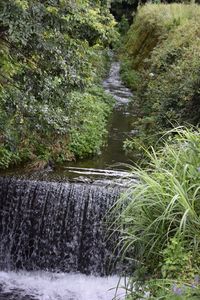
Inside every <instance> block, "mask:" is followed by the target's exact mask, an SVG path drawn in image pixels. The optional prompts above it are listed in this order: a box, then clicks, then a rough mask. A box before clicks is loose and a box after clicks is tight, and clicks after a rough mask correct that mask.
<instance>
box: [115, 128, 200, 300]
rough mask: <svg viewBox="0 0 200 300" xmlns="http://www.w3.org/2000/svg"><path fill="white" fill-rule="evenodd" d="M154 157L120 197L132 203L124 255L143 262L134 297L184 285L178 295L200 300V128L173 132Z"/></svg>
mask: <svg viewBox="0 0 200 300" xmlns="http://www.w3.org/2000/svg"><path fill="white" fill-rule="evenodd" d="M172 136H173V138H172ZM149 158H150V162H149V164H148V167H147V168H146V169H145V170H142V169H140V168H134V169H133V171H134V173H135V175H136V176H137V177H138V178H139V182H138V183H136V184H134V185H133V186H132V187H131V188H130V189H129V190H128V191H127V192H125V194H124V195H123V197H122V199H121V200H120V202H119V204H120V207H121V204H122V203H126V204H125V205H124V204H123V205H124V208H123V210H122V212H121V215H120V218H119V220H118V225H119V227H120V230H121V234H122V245H123V250H124V251H123V256H125V257H127V258H128V259H129V260H130V261H131V260H132V261H134V262H135V261H137V263H136V264H135V263H134V265H133V269H134V268H135V269H136V271H135V272H133V273H134V276H133V281H134V284H133V286H132V288H131V284H130V286H128V289H129V288H130V291H131V292H130V295H131V296H130V298H128V299H143V297H144V294H145V293H147V292H148V295H149V299H169V298H170V297H172V296H173V297H175V296H176V297H177V296H178V292H177V289H179V288H180V289H181V295H182V297H183V298H172V299H198V298H192V297H193V296H194V297H195V295H196V294H198V297H199V296H200V286H199V282H197V276H198V275H199V274H200V273H199V272H200V269H199V267H200V255H199V253H200V235H199V232H200V131H199V130H194V129H185V128H179V129H176V130H173V131H171V132H170V135H169V138H168V139H167V141H166V142H165V144H164V147H163V148H162V149H160V150H158V151H155V150H154V149H153V148H152V151H151V153H149ZM195 278H196V279H195ZM195 280H196V283H194V282H195ZM137 284H138V289H137ZM174 285H175V286H176V288H175V287H174ZM183 286H184V288H183ZM133 290H135V291H133ZM176 292H177V295H176ZM167 295H169V298H167ZM186 296H187V297H190V298H184V297H186Z"/></svg>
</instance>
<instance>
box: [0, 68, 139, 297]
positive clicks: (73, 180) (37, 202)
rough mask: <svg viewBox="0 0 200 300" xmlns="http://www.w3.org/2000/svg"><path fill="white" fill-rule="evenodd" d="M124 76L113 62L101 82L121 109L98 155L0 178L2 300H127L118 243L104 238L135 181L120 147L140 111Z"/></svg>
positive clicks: (113, 119)
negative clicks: (121, 198) (121, 196)
mask: <svg viewBox="0 0 200 300" xmlns="http://www.w3.org/2000/svg"><path fill="white" fill-rule="evenodd" d="M119 71H120V64H119V63H118V62H113V63H112V66H111V69H110V73H109V76H108V78H107V79H106V80H105V81H104V82H103V86H104V89H105V90H106V92H108V93H110V94H112V95H113V97H114V98H115V100H116V104H115V108H114V111H113V114H112V117H111V119H110V122H109V125H108V130H109V134H108V139H107V145H106V147H104V148H103V149H102V153H101V155H99V156H96V157H93V158H90V159H86V160H82V161H78V162H73V163H70V164H66V165H65V166H63V167H62V168H57V169H55V170H52V169H51V168H49V169H47V170H44V172H40V173H37V172H36V174H31V175H30V174H29V175H27V174H25V175H24V174H23V173H22V172H23V171H21V170H19V171H14V172H13V171H12V172H10V171H9V172H7V174H6V176H2V177H0V200H1V201H0V220H1V222H0V300H111V299H124V293H125V292H124V289H123V288H122V286H124V279H123V278H122V279H120V280H121V281H120V282H119V277H118V275H116V274H117V273H118V272H119V270H120V265H119V266H118V265H117V263H116V262H117V257H118V252H119V251H118V249H115V250H114V251H113V249H112V245H113V244H115V243H116V239H117V236H116V237H115V236H114V237H113V238H114V240H112V239H111V240H107V239H105V235H106V233H105V228H104V223H105V216H106V215H107V212H108V211H109V210H110V208H111V207H112V206H113V204H114V203H115V202H116V201H117V199H118V198H119V194H120V192H121V191H122V189H123V188H124V186H126V182H127V180H128V181H129V180H135V179H134V178H132V177H131V176H132V175H130V174H129V173H128V172H127V171H126V169H125V168H124V167H123V166H122V165H121V163H131V159H130V157H128V156H126V155H125V153H124V151H123V141H124V140H125V139H126V138H127V137H130V136H131V135H133V134H134V130H133V128H132V121H133V118H134V117H135V115H136V112H134V108H133V106H132V103H131V101H130V98H131V97H132V93H131V92H130V90H129V89H127V88H126V87H125V86H124V85H123V83H122V81H121V79H120V75H119ZM22 174H23V175H24V176H22ZM111 266H112V267H111ZM118 285H119V288H118V290H117V291H116V286H118Z"/></svg>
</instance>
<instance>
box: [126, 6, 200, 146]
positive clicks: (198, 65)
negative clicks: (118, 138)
mask: <svg viewBox="0 0 200 300" xmlns="http://www.w3.org/2000/svg"><path fill="white" fill-rule="evenodd" d="M122 57H123V64H122V78H123V80H125V82H127V83H128V85H129V86H130V87H132V88H135V86H137V96H138V100H137V102H138V104H139V106H140V108H141V116H140V117H141V118H140V120H139V121H138V124H137V125H138V126H140V129H141V130H140V134H141V135H143V133H144V132H145V131H146V133H147V134H148V135H151V136H152V135H153V134H154V133H156V132H158V131H160V130H163V129H166V128H170V127H171V126H172V125H174V124H185V123H186V122H187V123H191V124H194V125H196V124H198V123H199V122H200V105H199V104H200V80H199V78H200V77H199V76H200V6H199V5H195V4H190V5H186V4H170V5H167V4H158V5H156V4H147V5H145V6H143V7H141V8H139V10H138V13H137V16H136V18H135V22H134V24H133V25H132V26H131V28H130V30H129V32H128V34H127V36H126V40H125V43H124V46H123V47H122ZM124 65H125V67H123V66H124ZM126 66H128V67H126ZM137 78H139V80H137ZM151 142H152V139H150V143H151ZM129 146H130V143H129Z"/></svg>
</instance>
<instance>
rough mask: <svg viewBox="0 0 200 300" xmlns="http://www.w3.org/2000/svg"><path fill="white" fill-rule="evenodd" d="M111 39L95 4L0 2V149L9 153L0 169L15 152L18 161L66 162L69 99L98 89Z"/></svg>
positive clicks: (103, 10)
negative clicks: (43, 159) (77, 94)
mask: <svg viewBox="0 0 200 300" xmlns="http://www.w3.org/2000/svg"><path fill="white" fill-rule="evenodd" d="M115 38H116V31H115V21H114V18H113V17H112V15H111V14H110V13H109V10H108V8H107V6H106V5H105V4H103V3H100V2H99V1H96V2H95V3H92V2H91V1H89V0H84V1H78V2H73V1H67V0H62V1H56V0H52V1H47V0H45V1H39V0H36V1H31V0H23V1H18V0H3V1H1V3H0V64H1V75H0V136H1V137H2V138H1V144H0V146H1V148H2V149H5V153H6V150H8V151H9V153H10V152H11V155H10V156H9V157H10V158H9V160H8V159H7V160H5V159H3V160H2V164H3V162H5V166H6V167H8V166H9V165H10V164H11V163H15V162H16V160H15V159H13V157H14V154H15V153H18V156H19V160H21V161H24V160H27V159H29V160H33V159H37V157H38V158H39V159H40V158H41V157H42V158H45V159H49V158H50V157H51V158H53V159H56V160H59V161H60V160H67V159H71V158H72V156H73V153H70V150H69V140H71V137H69V136H70V132H71V131H72V128H71V127H70V126H71V125H72V122H71V120H73V118H74V115H72V114H69V112H70V111H72V110H71V108H70V105H72V101H70V96H71V95H72V92H74V91H77V93H80V94H81V93H85V91H86V89H88V88H90V87H91V86H92V85H94V84H99V82H100V81H101V79H102V76H104V75H105V69H106V64H107V63H108V55H107V54H106V47H107V46H108V45H109V44H110V43H112V41H113V40H114V39H115ZM93 100H94V101H97V113H98V109H99V108H98V101H99V100H98V98H97V99H96V100H95V99H94V97H93ZM86 104H87V102H85V105H86ZM88 105H89V101H88ZM89 109H90V107H89V106H88V107H87V110H89ZM93 112H94V113H96V112H95V108H94V109H93ZM85 117H86V118H87V115H85ZM80 119H81V120H83V116H81V117H80ZM77 122H78V121H77ZM84 122H87V120H84ZM77 126H78V125H77ZM79 142H81V141H79ZM99 143H100V142H99ZM88 147H89V148H90V151H89V153H88V154H91V152H95V151H96V150H95V149H96V148H95V147H96V146H94V148H95V149H93V150H94V151H93V150H92V146H91V145H90V146H88ZM27 148H28V149H29V151H28V152H27V151H26V149H27ZM71 149H72V148H71ZM24 154H26V155H24ZM85 155H86V152H85ZM61 157H62V159H61ZM8 161H9V163H8Z"/></svg>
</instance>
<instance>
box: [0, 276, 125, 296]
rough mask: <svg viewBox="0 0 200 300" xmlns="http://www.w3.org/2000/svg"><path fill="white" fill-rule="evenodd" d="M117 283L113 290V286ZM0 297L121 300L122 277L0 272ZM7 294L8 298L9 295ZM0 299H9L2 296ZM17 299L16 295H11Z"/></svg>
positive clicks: (123, 292)
mask: <svg viewBox="0 0 200 300" xmlns="http://www.w3.org/2000/svg"><path fill="white" fill-rule="evenodd" d="M117 285H119V288H118V290H117V291H116V286H117ZM0 286H1V289H0V290H1V291H0V297H1V294H2V295H4V293H11V294H12V293H13V295H15V297H16V295H19V299H21V297H22V298H23V297H24V296H26V297H27V298H26V299H29V298H28V297H29V296H30V299H37V300H112V299H117V300H118V299H120V300H121V299H124V294H125V291H124V289H123V288H122V286H123V280H122V279H121V281H120V284H119V278H118V277H117V276H110V277H95V276H86V275H82V274H65V273H59V274H56V273H49V272H22V271H20V272H17V273H16V272H0ZM9 297H10V298H9ZM3 299H8V300H9V299H13V298H12V295H11V296H6V298H3ZM14 299H18V298H14Z"/></svg>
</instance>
